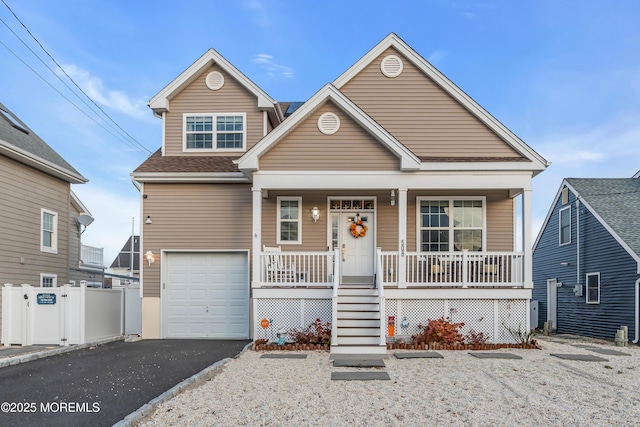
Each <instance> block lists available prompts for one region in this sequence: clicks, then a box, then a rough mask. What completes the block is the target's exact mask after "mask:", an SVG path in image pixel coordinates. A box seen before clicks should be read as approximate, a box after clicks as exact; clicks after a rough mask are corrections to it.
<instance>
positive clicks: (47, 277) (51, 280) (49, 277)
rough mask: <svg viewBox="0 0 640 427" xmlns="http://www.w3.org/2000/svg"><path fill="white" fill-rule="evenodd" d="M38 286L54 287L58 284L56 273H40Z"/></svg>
mask: <svg viewBox="0 0 640 427" xmlns="http://www.w3.org/2000/svg"><path fill="white" fill-rule="evenodd" d="M40 286H41V287H43V288H55V287H57V286H58V275H56V274H46V273H40Z"/></svg>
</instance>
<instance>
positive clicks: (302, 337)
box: [287, 319, 331, 344]
mask: <svg viewBox="0 0 640 427" xmlns="http://www.w3.org/2000/svg"><path fill="white" fill-rule="evenodd" d="M287 334H288V335H289V336H290V337H291V338H292V339H293V342H295V343H297V344H331V322H326V323H322V320H320V319H316V320H315V321H314V322H313V323H311V324H310V325H309V326H307V327H306V328H305V329H298V328H293V329H290V330H289V332H287Z"/></svg>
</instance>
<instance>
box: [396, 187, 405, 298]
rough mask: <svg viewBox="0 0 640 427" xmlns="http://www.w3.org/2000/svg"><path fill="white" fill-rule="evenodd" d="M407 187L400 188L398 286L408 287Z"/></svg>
mask: <svg viewBox="0 0 640 427" xmlns="http://www.w3.org/2000/svg"><path fill="white" fill-rule="evenodd" d="M406 252H407V189H406V188H398V266H397V268H398V287H399V288H406V287H407V258H406Z"/></svg>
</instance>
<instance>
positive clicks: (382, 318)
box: [375, 248, 387, 346]
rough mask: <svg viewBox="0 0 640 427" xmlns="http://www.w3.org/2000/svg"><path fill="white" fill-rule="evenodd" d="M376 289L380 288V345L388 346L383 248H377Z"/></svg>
mask: <svg viewBox="0 0 640 427" xmlns="http://www.w3.org/2000/svg"><path fill="white" fill-rule="evenodd" d="M376 272H377V274H376V282H375V283H376V288H378V300H379V307H380V345H384V346H386V345H387V335H386V333H385V303H384V302H385V297H384V281H383V280H382V248H376Z"/></svg>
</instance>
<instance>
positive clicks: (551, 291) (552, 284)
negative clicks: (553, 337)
mask: <svg viewBox="0 0 640 427" xmlns="http://www.w3.org/2000/svg"><path fill="white" fill-rule="evenodd" d="M547 320H550V321H551V322H552V323H551V327H552V329H553V330H554V331H555V330H556V329H558V281H557V280H556V279H549V280H547Z"/></svg>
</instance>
